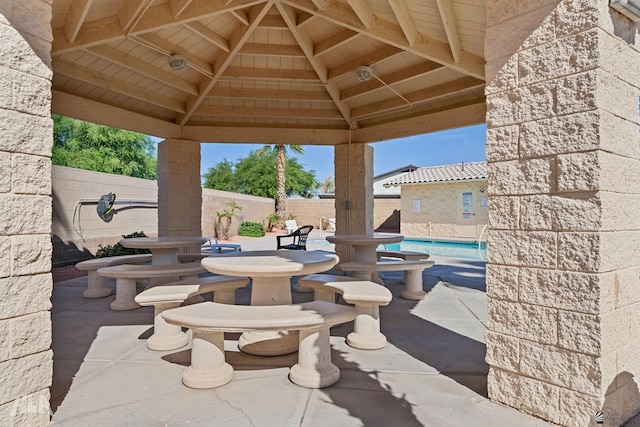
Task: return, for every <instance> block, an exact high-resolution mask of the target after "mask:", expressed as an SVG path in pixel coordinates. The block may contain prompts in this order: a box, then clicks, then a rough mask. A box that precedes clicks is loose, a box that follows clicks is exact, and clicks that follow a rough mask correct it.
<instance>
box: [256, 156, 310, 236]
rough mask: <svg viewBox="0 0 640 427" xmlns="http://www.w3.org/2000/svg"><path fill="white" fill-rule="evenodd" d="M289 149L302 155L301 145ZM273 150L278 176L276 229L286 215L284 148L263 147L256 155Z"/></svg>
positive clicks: (285, 157) (285, 160)
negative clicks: (275, 153)
mask: <svg viewBox="0 0 640 427" xmlns="http://www.w3.org/2000/svg"><path fill="white" fill-rule="evenodd" d="M289 148H290V149H291V150H292V151H293V152H295V153H296V154H304V148H302V146H301V145H289ZM272 150H275V151H276V152H277V155H276V173H277V174H278V190H277V192H276V213H277V214H278V227H282V226H283V225H284V220H285V217H286V215H287V191H286V186H285V184H286V178H285V170H286V162H287V155H286V151H287V149H286V147H285V145H284V144H276V145H275V146H271V145H265V146H264V147H262V148H261V149H259V150H258V155H259V156H261V155H262V154H264V153H266V152H268V151H272Z"/></svg>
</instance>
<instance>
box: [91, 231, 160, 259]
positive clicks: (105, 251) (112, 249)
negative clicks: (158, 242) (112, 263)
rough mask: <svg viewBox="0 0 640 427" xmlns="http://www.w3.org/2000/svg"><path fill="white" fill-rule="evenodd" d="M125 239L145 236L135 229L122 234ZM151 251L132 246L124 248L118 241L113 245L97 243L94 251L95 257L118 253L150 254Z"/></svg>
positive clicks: (142, 232)
mask: <svg viewBox="0 0 640 427" xmlns="http://www.w3.org/2000/svg"><path fill="white" fill-rule="evenodd" d="M122 237H123V238H125V239H129V238H132V237H147V235H146V234H144V231H136V232H135V233H131V234H127V235H126V236H125V235H123V236H122ZM150 253H151V251H150V250H149V249H134V248H125V247H124V246H122V245H121V244H120V243H116V244H115V245H107V246H102V245H98V250H97V251H96V256H95V257H96V258H106V257H110V256H118V255H135V254H150Z"/></svg>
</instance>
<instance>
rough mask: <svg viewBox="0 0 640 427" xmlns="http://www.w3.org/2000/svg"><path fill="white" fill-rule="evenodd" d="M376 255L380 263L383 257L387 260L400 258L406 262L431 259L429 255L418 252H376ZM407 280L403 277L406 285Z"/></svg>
mask: <svg viewBox="0 0 640 427" xmlns="http://www.w3.org/2000/svg"><path fill="white" fill-rule="evenodd" d="M376 255H377V256H378V261H380V258H382V257H387V258H400V259H403V260H405V261H407V260H413V261H415V260H424V259H429V254H425V253H424V252H417V251H387V250H384V251H376ZM405 281H406V278H405V277H404V276H403V277H402V283H405Z"/></svg>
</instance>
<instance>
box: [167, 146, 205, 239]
mask: <svg viewBox="0 0 640 427" xmlns="http://www.w3.org/2000/svg"><path fill="white" fill-rule="evenodd" d="M211 214H212V215H214V214H215V213H213V212H211ZM201 217H202V185H201V183H200V143H198V142H195V141H187V140H175V139H167V140H164V141H162V142H160V143H159V144H158V235H159V236H200V235H201V234H202V221H201Z"/></svg>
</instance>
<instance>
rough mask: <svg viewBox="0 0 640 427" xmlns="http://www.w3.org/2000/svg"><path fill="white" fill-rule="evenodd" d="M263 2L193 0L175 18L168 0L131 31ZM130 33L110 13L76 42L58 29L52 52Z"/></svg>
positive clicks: (84, 28) (85, 28) (87, 24)
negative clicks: (227, 3) (230, 3)
mask: <svg viewBox="0 0 640 427" xmlns="http://www.w3.org/2000/svg"><path fill="white" fill-rule="evenodd" d="M125 3H126V2H125ZM261 3H264V0H234V2H233V4H232V5H229V6H226V5H224V4H223V3H222V0H193V2H192V3H191V5H190V6H189V7H188V8H187V9H186V10H185V11H184V12H183V13H182V14H181V15H180V17H179V18H174V17H173V16H172V15H171V11H170V10H169V6H168V4H167V3H162V4H159V5H157V6H151V7H149V8H148V9H147V11H146V12H145V13H144V15H143V16H142V17H141V18H140V19H139V21H138V22H137V24H136V27H135V29H134V30H132V31H131V32H130V33H131V34H134V35H138V34H143V33H148V32H156V31H158V30H160V29H163V28H168V27H172V26H174V25H178V24H186V23H188V22H193V21H197V20H201V19H207V18H210V17H213V16H216V15H219V14H221V13H226V12H230V11H232V10H236V9H242V8H245V7H249V6H252V5H255V4H261ZM128 35H129V32H128V31H125V30H124V29H123V28H122V27H121V25H120V20H119V19H118V17H117V16H109V17H106V18H103V19H100V20H97V21H93V22H85V24H84V25H83V26H82V28H81V30H80V33H79V34H78V37H77V38H76V41H75V42H74V43H69V42H68V41H67V39H66V37H64V30H62V29H59V30H54V31H53V36H54V38H53V44H52V51H51V53H52V55H57V54H60V53H64V52H71V51H75V50H79V49H84V48H85V47H89V46H95V45H98V44H103V43H110V42H114V41H120V40H124V39H125V38H126V37H127V36H128Z"/></svg>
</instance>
